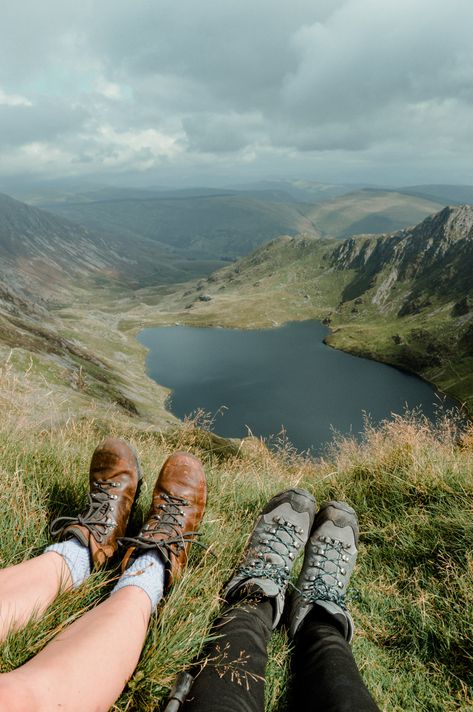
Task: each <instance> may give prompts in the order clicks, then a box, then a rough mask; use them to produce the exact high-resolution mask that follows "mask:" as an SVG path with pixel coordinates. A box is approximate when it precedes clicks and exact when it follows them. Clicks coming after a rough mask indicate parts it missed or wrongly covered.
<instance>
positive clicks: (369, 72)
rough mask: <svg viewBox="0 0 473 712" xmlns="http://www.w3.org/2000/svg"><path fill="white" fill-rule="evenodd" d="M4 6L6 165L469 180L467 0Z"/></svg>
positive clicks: (160, 0)
mask: <svg viewBox="0 0 473 712" xmlns="http://www.w3.org/2000/svg"><path fill="white" fill-rule="evenodd" d="M0 9H1V10H2V24H1V27H0V146H2V147H4V151H3V160H2V170H3V172H5V173H10V174H14V173H15V172H17V173H20V172H22V171H25V170H28V161H29V160H31V170H35V171H37V172H39V173H44V174H45V175H46V174H50V175H54V174H60V173H61V172H63V173H81V172H86V171H87V172H88V173H96V174H97V175H98V174H101V173H113V172H121V173H126V172H127V171H129V172H134V171H142V172H145V173H146V172H150V174H152V172H153V171H157V172H158V173H159V170H160V167H165V168H166V170H169V167H170V166H172V167H173V169H174V170H175V174H176V175H178V174H179V172H180V171H181V172H183V173H185V172H187V173H189V172H190V173H192V174H193V175H197V174H198V172H199V170H205V171H207V173H208V171H209V166H213V167H214V168H215V170H216V171H217V172H218V169H220V170H221V171H224V172H226V173H228V174H230V173H231V172H232V171H235V172H237V173H238V171H240V172H242V171H245V170H246V171H250V170H251V171H258V170H259V171H261V172H264V171H265V170H266V171H268V170H269V171H271V172H272V173H273V174H275V173H279V174H280V175H283V174H284V173H285V172H286V171H288V170H290V172H291V173H292V174H297V172H298V171H302V172H304V173H305V174H307V173H308V171H311V170H312V171H317V176H315V175H314V177H318V178H323V177H324V175H326V176H330V177H331V178H333V177H334V175H340V171H341V172H342V173H343V171H345V175H343V174H342V175H340V178H341V180H344V179H347V178H355V179H363V180H366V179H370V178H377V179H382V180H384V181H386V182H389V181H395V180H404V181H405V182H408V181H409V180H410V178H412V181H415V180H417V179H419V178H421V177H422V176H424V174H425V178H427V174H428V175H431V173H432V171H436V176H432V178H435V179H436V180H437V181H441V180H447V179H449V180H454V181H455V180H456V181H457V182H468V181H470V180H472V179H473V176H472V169H471V168H470V165H471V158H472V135H471V134H472V129H471V127H472V126H473V121H472V119H473V107H472V104H473V84H472V77H473V42H472V40H471V27H472V26H473V3H472V2H471V0H451V1H450V2H449V3H448V4H447V3H445V2H443V1H442V2H441V1H440V0H410V1H407V0H384V1H383V2H380V1H379V0H339V1H338V2H337V1H336V0H326V1H322V0H310V2H309V1H307V2H306V1H305V0H296V1H293V2H292V3H291V4H290V5H289V3H283V2H281V1H280V0H257V1H256V2H254V0H253V2H248V1H247V0H241V1H240V2H239V3H234V2H232V1H230V0H219V1H217V0H202V1H201V2H199V3H195V2H194V0H181V2H179V3H172V4H171V3H168V2H167V1H166V2H165V1H164V0H134V2H129V1H128V0H127V1H125V0H113V1H112V0H101V2H100V3H97V2H92V1H91V0H84V1H83V2H81V3H80V4H79V5H78V4H73V3H72V2H70V0H43V1H42V2H41V3H37V2H36V1H35V0H20V1H19V2H17V3H16V4H12V3H10V2H7V0H2V2H0ZM26 18H28V21H26ZM32 146H34V151H33V149H32ZM31 155H34V160H33V159H31ZM354 157H356V161H354ZM423 166H425V170H424V169H423ZM423 171H424V172H423ZM158 173H156V175H157V174H158Z"/></svg>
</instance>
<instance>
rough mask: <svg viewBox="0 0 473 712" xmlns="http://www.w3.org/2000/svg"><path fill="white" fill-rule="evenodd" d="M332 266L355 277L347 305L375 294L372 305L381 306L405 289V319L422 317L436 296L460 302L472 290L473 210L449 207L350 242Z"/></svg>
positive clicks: (337, 251) (335, 256) (347, 292)
mask: <svg viewBox="0 0 473 712" xmlns="http://www.w3.org/2000/svg"><path fill="white" fill-rule="evenodd" d="M331 265H332V266H333V267H334V268H335V269H336V270H354V271H355V272H356V273H357V274H356V275H355V277H354V278H353V281H352V282H351V283H350V284H349V285H348V287H347V288H346V290H345V293H344V301H348V300H351V299H355V298H358V297H360V295H362V294H364V293H365V292H366V291H368V290H372V289H375V290H376V291H374V292H373V293H372V295H371V300H372V302H373V303H374V304H377V305H382V304H384V303H386V302H387V301H388V300H389V299H390V298H391V294H392V290H393V288H394V287H395V286H396V285H398V284H403V283H404V284H408V285H409V288H410V289H409V291H410V292H411V297H410V304H409V303H407V302H406V304H405V305H404V306H403V307H402V308H401V312H402V311H403V310H404V313H406V314H407V313H416V310H417V311H420V310H421V309H422V303H425V301H426V294H428V293H429V292H432V291H435V293H436V294H437V295H444V296H448V295H451V296H455V295H457V297H460V299H461V296H462V295H464V293H465V292H466V291H469V290H471V289H472V287H473V284H472V279H471V275H472V274H473V207H472V206H469V205H463V206H460V207H454V208H453V207H447V208H445V209H444V210H442V211H440V212H439V213H437V214H436V215H433V216H431V217H428V218H426V219H425V220H423V222H421V223H420V224H419V225H416V226H415V227H412V228H407V229H403V230H399V231H398V232H395V233H392V234H383V235H377V236H374V237H368V236H358V237H355V238H351V239H349V240H346V241H345V242H343V243H342V244H341V245H340V246H339V247H337V248H336V249H335V250H334V251H333V252H332V254H331ZM458 308H459V309H461V307H458ZM401 312H400V315H401Z"/></svg>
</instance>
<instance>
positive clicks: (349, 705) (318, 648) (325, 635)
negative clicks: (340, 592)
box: [183, 599, 379, 712]
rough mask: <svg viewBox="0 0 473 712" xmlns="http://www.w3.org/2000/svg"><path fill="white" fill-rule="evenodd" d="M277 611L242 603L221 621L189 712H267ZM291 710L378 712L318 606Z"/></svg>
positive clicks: (266, 604) (300, 641)
mask: <svg viewBox="0 0 473 712" xmlns="http://www.w3.org/2000/svg"><path fill="white" fill-rule="evenodd" d="M272 615H273V610H272V605H271V602H270V601H269V600H268V599H262V600H261V601H259V602H255V603H241V604H238V605H236V606H234V607H233V608H230V609H228V610H227V611H226V612H225V613H223V615H222V616H221V617H220V618H219V619H217V621H216V622H215V624H214V627H213V629H212V633H213V634H214V635H216V636H218V638H216V639H215V640H214V641H212V642H211V644H210V645H209V646H208V648H207V650H206V651H205V655H206V658H207V660H208V662H207V663H206V664H205V665H204V667H203V668H200V669H199V668H197V675H196V679H195V682H194V684H193V686H192V689H191V691H190V693H189V697H188V700H187V702H186V703H185V705H184V707H183V710H184V712H263V711H264V673H265V668H266V663H267V659H268V654H267V646H268V641H269V638H270V636H271V620H272ZM294 643H295V650H294V658H293V680H292V699H291V701H290V709H294V710H298V711H300V710H302V709H303V710H304V711H307V712H321V711H323V712H379V708H378V707H377V706H376V704H375V702H374V701H373V698H372V697H371V695H370V693H369V692H368V690H367V689H366V687H365V685H364V683H363V680H362V679H361V675H360V673H359V671H358V668H357V666H356V663H355V660H354V658H353V655H352V652H351V648H350V646H349V645H348V643H347V642H346V640H345V638H344V637H343V635H342V633H341V631H340V630H339V629H338V628H337V627H336V624H334V622H333V619H332V618H331V617H330V615H329V614H327V612H326V611H325V610H324V609H322V608H319V607H317V606H314V608H313V609H312V611H311V612H310V613H309V615H308V616H307V618H306V619H305V620H304V622H303V624H302V626H301V628H300V629H299V631H298V633H297V635H296V638H295V641H294Z"/></svg>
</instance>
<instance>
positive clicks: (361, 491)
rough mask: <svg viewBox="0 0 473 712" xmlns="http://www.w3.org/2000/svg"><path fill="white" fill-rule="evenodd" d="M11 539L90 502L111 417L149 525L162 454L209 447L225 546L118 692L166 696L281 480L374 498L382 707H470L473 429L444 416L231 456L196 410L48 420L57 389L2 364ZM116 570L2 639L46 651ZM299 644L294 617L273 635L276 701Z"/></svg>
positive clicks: (367, 566) (21, 656)
mask: <svg viewBox="0 0 473 712" xmlns="http://www.w3.org/2000/svg"><path fill="white" fill-rule="evenodd" d="M0 403H1V405H2V413H3V417H2V421H1V424H0V447H1V453H2V465H1V467H2V475H3V476H2V489H1V492H0V516H1V518H2V547H1V550H0V559H1V560H0V565H1V566H8V565H9V564H13V563H16V562H19V561H22V560H24V559H26V558H28V557H29V556H32V555H35V554H37V553H39V552H40V551H41V550H42V548H43V546H44V545H45V544H46V543H47V542H48V541H49V538H48V533H47V525H48V522H49V521H50V520H51V518H53V517H55V516H57V515H59V514H64V513H70V512H71V511H76V510H77V509H79V508H81V507H82V506H83V503H84V497H85V493H86V482H87V475H86V472H87V468H88V463H89V459H90V456H91V453H92V451H93V449H94V447H95V445H96V444H97V442H98V441H99V440H100V438H101V437H103V435H104V433H105V432H112V433H116V434H119V435H121V436H125V437H128V438H130V440H131V441H132V442H133V443H134V444H135V446H136V447H137V449H138V451H139V453H140V455H141V458H142V461H143V467H144V473H145V479H146V483H147V486H146V487H145V488H144V491H143V493H142V495H141V500H140V506H139V508H138V512H137V515H136V521H135V526H138V525H139V523H140V522H141V521H142V519H143V516H144V513H145V512H146V509H147V506H148V504H149V500H150V495H151V488H152V486H153V482H154V478H155V477H156V474H157V471H158V467H159V465H160V463H161V462H162V461H163V460H164V458H165V457H166V455H167V454H168V453H169V451H170V450H172V449H174V448H177V447H186V448H190V449H191V450H192V451H194V452H196V453H197V454H199V455H200V456H201V457H202V459H203V461H204V463H205V470H206V473H207V477H208V481H209V504H208V509H207V513H206V517H205V520H204V525H203V529H202V531H203V541H204V543H206V544H207V545H208V546H209V547H210V551H212V552H213V553H215V554H216V555H217V559H214V558H213V557H212V556H210V555H209V554H202V553H201V552H200V551H197V550H195V551H194V552H193V554H192V558H191V566H190V569H189V570H188V572H187V573H186V575H185V576H184V578H183V580H182V581H181V582H180V583H179V584H178V586H177V587H176V588H175V589H174V590H173V591H172V593H171V594H170V596H168V598H167V599H166V601H165V603H164V604H163V605H162V606H161V607H160V608H159V610H158V612H157V615H156V616H155V618H154V619H153V621H152V625H151V628H150V632H149V635H148V639H147V642H146V646H145V649H144V651H143V655H142V657H141V661H140V664H139V666H138V670H137V672H136V674H135V676H134V677H133V679H132V680H131V682H130V683H129V685H128V686H127V688H126V690H125V691H124V693H123V695H122V696H121V698H120V700H119V701H118V703H117V705H116V706H115V707H114V709H116V710H128V711H130V710H137V711H138V710H139V711H140V712H146V711H147V710H149V711H151V710H153V709H154V705H155V703H157V705H158V707H157V709H161V708H162V702H163V700H164V698H165V696H166V693H167V690H168V688H169V686H170V685H171V683H172V680H173V677H174V675H175V674H176V672H177V671H179V670H181V669H182V668H184V667H185V666H186V665H187V664H188V663H189V662H190V661H191V660H192V659H193V657H194V656H195V655H196V654H198V652H199V650H200V649H201V646H202V642H203V640H204V639H205V636H206V634H207V631H208V629H209V625H210V622H211V619H212V618H213V616H214V615H215V614H216V613H217V610H218V607H219V605H220V601H219V590H220V588H221V585H222V583H223V582H224V581H225V579H226V578H227V577H228V576H229V574H230V572H231V570H232V567H233V566H234V565H235V562H236V561H237V559H238V555H239V552H240V550H241V549H242V547H243V545H244V541H245V538H246V536H247V534H248V532H249V530H250V528H251V525H252V522H253V521H254V519H255V516H256V514H257V512H258V510H259V509H260V507H261V506H262V504H263V503H264V502H265V501H266V500H267V499H268V498H269V497H270V496H272V495H273V494H274V493H276V492H277V491H279V490H281V489H283V488H286V487H289V486H294V485H298V486H304V487H307V488H308V489H309V490H310V491H312V492H313V493H314V494H315V495H316V496H317V498H318V499H319V501H320V500H322V499H326V498H333V497H336V498H338V499H345V500H348V501H349V502H350V503H351V504H352V505H354V506H355V508H356V509H357V511H358V513H359V517H360V523H361V549H360V557H359V564H358V566H357V569H356V573H355V576H354V580H353V587H352V594H351V601H350V607H351V610H352V611H353V613H354V617H355V621H356V626H357V631H356V636H355V641H354V654H355V657H356V659H357V661H358V664H359V666H360V668H361V670H362V672H363V676H364V678H365V680H366V682H367V684H368V686H369V688H370V690H371V691H372V693H373V694H374V696H375V697H376V699H377V701H378V703H379V705H380V707H381V709H382V710H389V711H393V710H394V711H395V710H399V711H401V710H403V711H404V710H410V711H411V710H412V712H417V711H420V710H425V711H427V710H428V711H429V712H448V711H449V710H452V712H453V710H464V711H465V712H466V710H469V709H471V705H472V704H473V698H472V696H471V695H472V693H471V688H470V689H469V687H468V685H469V684H471V679H470V678H469V676H471V663H472V653H473V651H472V647H471V636H470V635H469V632H471V630H472V625H473V621H472V618H471V616H472V611H473V605H472V604H473V600H472V588H471V575H472V573H473V560H472V555H471V540H472V536H473V529H472V521H473V520H472V517H471V514H472V513H471V495H472V494H473V492H472V489H473V483H472V477H471V472H472V469H473V432H471V433H470V434H469V435H466V436H465V437H464V439H463V442H462V446H461V447H460V446H459V445H458V443H456V442H455V438H454V433H453V431H452V429H451V428H450V426H449V425H448V423H446V422H444V423H443V424H442V425H440V426H439V429H438V430H437V431H436V432H434V431H433V430H432V429H431V428H429V427H428V426H427V425H426V424H425V423H421V422H420V423H416V422H414V421H409V420H400V419H399V420H397V421H396V422H394V423H391V424H386V425H385V426H384V427H383V428H381V429H380V430H378V431H374V430H370V429H368V430H367V432H366V436H365V442H364V443H362V444H361V445H357V444H356V443H354V442H352V441H350V440H346V441H341V442H339V443H338V444H337V445H336V446H334V448H333V450H332V451H331V452H330V453H328V454H327V456H326V459H325V460H324V461H320V462H318V463H313V462H309V461H305V460H303V459H301V458H300V457H296V456H295V455H294V454H293V453H291V452H290V451H289V450H287V449H284V448H282V449H281V450H280V451H279V452H278V453H274V454H270V453H268V452H267V451H266V450H265V449H264V448H262V447H260V446H258V445H257V444H254V445H253V446H252V447H251V446H249V445H248V446H247V447H245V448H243V450H241V451H240V453H239V455H238V456H232V457H229V458H226V459H223V458H222V457H216V456H215V455H212V454H211V453H209V451H208V450H207V449H202V448H201V446H200V445H199V442H200V440H199V438H198V437H197V433H196V431H195V430H194V429H193V427H192V425H189V426H187V427H185V428H184V429H181V430H180V431H179V432H169V433H168V434H167V435H163V434H162V433H160V432H154V433H153V432H147V431H146V430H143V428H142V427H140V426H139V423H136V421H133V420H132V419H128V418H125V417H124V416H123V415H120V413H119V412H117V413H115V414H112V415H110V414H109V415H110V419H109V420H108V422H107V423H106V424H104V423H103V422H102V423H100V422H97V421H96V420H94V419H93V418H85V419H84V418H82V419H81V418H79V419H76V420H72V419H71V420H69V422H68V423H66V424H65V425H63V426H60V427H57V428H53V429H50V428H45V427H44V425H45V423H44V420H43V419H42V417H41V415H40V414H41V413H42V412H44V413H45V412H47V410H48V409H50V408H51V407H54V406H55V403H56V397H55V395H54V394H51V393H49V395H48V393H47V392H46V391H45V389H43V390H42V389H41V388H39V387H38V386H37V384H36V383H35V382H34V381H32V380H31V379H30V378H29V377H28V376H24V377H23V378H21V379H18V378H17V377H16V376H15V375H14V372H13V371H12V370H11V368H9V367H8V366H7V367H5V366H4V367H3V368H2V369H1V371H0ZM114 575H116V572H115V571H114V570H111V571H109V572H107V573H106V574H105V575H103V574H100V575H97V574H95V575H94V576H93V577H92V578H91V579H90V580H89V582H88V584H87V585H85V586H84V587H83V588H81V589H80V590H79V591H77V592H74V593H70V594H66V595H63V596H62V597H61V598H59V599H58V600H57V601H56V602H55V604H54V605H53V606H52V607H51V609H50V610H49V612H48V613H47V615H46V616H45V617H44V618H43V619H42V620H41V621H34V622H32V623H31V624H29V625H28V626H27V628H26V629H25V630H23V631H19V632H17V633H14V634H12V635H11V636H10V637H9V638H8V640H7V641H6V642H5V644H4V645H3V646H2V647H1V649H0V661H1V662H0V670H1V671H3V672H4V671H8V670H11V669H13V668H14V667H16V666H17V665H19V664H21V663H22V662H24V661H25V660H27V659H28V658H29V657H31V656H32V655H34V654H35V653H36V652H37V651H38V650H40V649H41V648H42V647H43V646H44V645H45V643H46V642H47V641H48V640H50V639H51V637H52V636H53V635H54V634H55V633H56V632H58V631H59V630H61V628H62V625H63V621H64V620H65V619H66V618H67V619H68V620H72V619H74V618H75V617H76V616H77V615H79V614H80V613H81V612H82V611H84V610H85V609H87V608H88V607H89V606H91V605H94V604H95V603H97V602H98V601H100V600H101V599H102V598H103V597H104V596H105V595H107V593H108V591H109V590H110V586H111V579H113V576H114ZM289 647H290V646H289V645H288V641H287V638H286V634H285V633H284V631H281V632H278V633H276V635H275V636H274V638H273V640H272V644H271V651H270V664H269V670H268V687H267V710H271V711H274V712H276V710H277V711H278V712H281V711H282V710H283V709H284V703H283V699H284V692H285V689H286V686H287V677H288V666H287V661H288V654H289Z"/></svg>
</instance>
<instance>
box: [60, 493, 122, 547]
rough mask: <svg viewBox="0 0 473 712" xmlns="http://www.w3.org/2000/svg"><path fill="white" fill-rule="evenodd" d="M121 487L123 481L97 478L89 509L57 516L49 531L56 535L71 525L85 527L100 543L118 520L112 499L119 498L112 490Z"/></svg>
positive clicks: (90, 494) (90, 495)
mask: <svg viewBox="0 0 473 712" xmlns="http://www.w3.org/2000/svg"><path fill="white" fill-rule="evenodd" d="M115 487H121V482H114V481H113V480H95V481H94V483H93V490H92V492H90V493H89V495H88V499H89V504H88V509H87V511H86V512H85V513H84V514H78V515H77V516H75V517H57V519H54V520H53V521H52V522H51V525H50V527H49V531H50V533H51V536H53V537H55V536H58V535H60V534H61V533H62V531H63V530H64V529H65V528H66V527H68V526H71V525H77V524H79V525H80V526H83V527H85V528H86V529H87V530H88V531H89V532H90V534H92V536H93V537H94V539H96V540H97V541H98V542H99V543H102V542H103V540H104V539H105V538H106V537H107V536H108V534H109V531H110V529H113V527H115V526H116V522H115V520H114V518H113V517H112V516H110V515H111V505H112V500H115V499H118V495H116V494H113V493H112V492H111V491H110V490H111V489H112V488H115Z"/></svg>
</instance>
